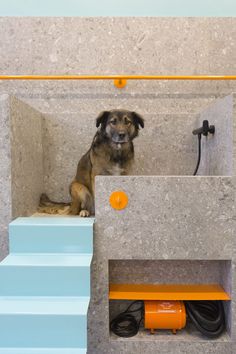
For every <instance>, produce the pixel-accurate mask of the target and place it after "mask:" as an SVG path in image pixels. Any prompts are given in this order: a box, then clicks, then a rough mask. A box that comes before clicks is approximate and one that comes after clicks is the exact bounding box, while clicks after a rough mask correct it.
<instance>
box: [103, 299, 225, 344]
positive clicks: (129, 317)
mask: <svg viewBox="0 0 236 354" xmlns="http://www.w3.org/2000/svg"><path fill="white" fill-rule="evenodd" d="M135 305H136V307H135ZM137 305H139V306H138V307H137ZM185 307H186V312H187V315H188V317H189V318H190V319H191V321H192V322H193V324H194V325H195V327H196V328H197V329H198V330H199V332H201V333H202V334H203V335H204V336H206V337H208V338H217V337H219V336H220V335H221V333H222V332H223V331H224V330H225V314H224V308H223V304H222V301H185ZM132 308H133V309H132ZM135 312H137V313H139V314H138V317H139V318H138V319H137V318H136V317H135V316H134V315H133V313H135ZM143 318H144V303H143V301H139V300H138V301H134V302H132V303H131V304H130V305H129V306H128V307H127V309H126V310H125V311H124V312H121V313H120V314H119V315H117V316H116V317H115V318H114V319H113V320H112V321H111V322H110V330H111V331H112V332H113V333H115V334H116V335H117V336H119V337H126V338H128V337H133V336H135V335H136V334H137V333H138V331H139V327H140V324H141V322H142V319H143Z"/></svg>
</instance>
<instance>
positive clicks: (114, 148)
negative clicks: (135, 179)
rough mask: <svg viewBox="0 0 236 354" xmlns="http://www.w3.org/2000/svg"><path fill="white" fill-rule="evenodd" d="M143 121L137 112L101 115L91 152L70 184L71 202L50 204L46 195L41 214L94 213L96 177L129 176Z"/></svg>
mask: <svg viewBox="0 0 236 354" xmlns="http://www.w3.org/2000/svg"><path fill="white" fill-rule="evenodd" d="M140 126H141V127H142V128H144V120H143V118H142V117H141V116H140V115H139V114H137V113H136V112H131V111H127V110H123V109H122V110H121V109H120V110H112V111H104V112H102V113H100V115H99V116H98V118H97V120H96V127H97V128H98V130H97V132H96V134H95V136H94V138H93V141H92V145H91V147H90V149H89V150H88V152H87V153H86V154H85V155H83V156H82V158H81V159H80V161H79V163H78V168H77V173H76V176H75V179H74V181H73V182H72V183H71V185H70V194H71V198H72V201H71V203H57V202H53V201H51V200H50V199H49V198H48V197H47V196H46V195H45V194H43V195H42V196H41V199H40V207H39V211H40V212H46V213H49V214H56V213H60V214H65V213H66V214H72V215H80V216H89V215H93V214H94V180H95V176H97V175H127V174H129V171H130V168H131V165H132V162H133V159H134V146H133V142H132V141H133V139H134V138H135V137H136V136H138V131H139V127H140Z"/></svg>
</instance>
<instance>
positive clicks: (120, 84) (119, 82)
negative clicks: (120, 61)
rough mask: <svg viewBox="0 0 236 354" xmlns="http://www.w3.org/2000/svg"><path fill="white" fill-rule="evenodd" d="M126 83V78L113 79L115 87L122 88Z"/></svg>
mask: <svg viewBox="0 0 236 354" xmlns="http://www.w3.org/2000/svg"><path fill="white" fill-rule="evenodd" d="M126 84H127V80H126V79H122V78H120V79H115V80H114V85H115V86H116V87H117V88H123V87H125V86H126Z"/></svg>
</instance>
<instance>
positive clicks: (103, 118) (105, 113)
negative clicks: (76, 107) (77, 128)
mask: <svg viewBox="0 0 236 354" xmlns="http://www.w3.org/2000/svg"><path fill="white" fill-rule="evenodd" d="M109 113H110V112H108V111H103V112H101V113H100V114H99V116H98V117H97V119H96V127H97V128H98V127H99V126H100V125H101V126H102V128H104V127H105V125H106V122H107V118H108V115H109Z"/></svg>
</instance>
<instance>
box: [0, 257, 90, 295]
mask: <svg viewBox="0 0 236 354" xmlns="http://www.w3.org/2000/svg"><path fill="white" fill-rule="evenodd" d="M91 259H92V255H91V254H74V253H73V254H68V253H67V254H30V253H28V254H27V253H26V254H14V253H11V254H9V255H8V256H7V257H6V258H5V259H4V260H3V261H2V262H1V263H0V296H90V264H91Z"/></svg>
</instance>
